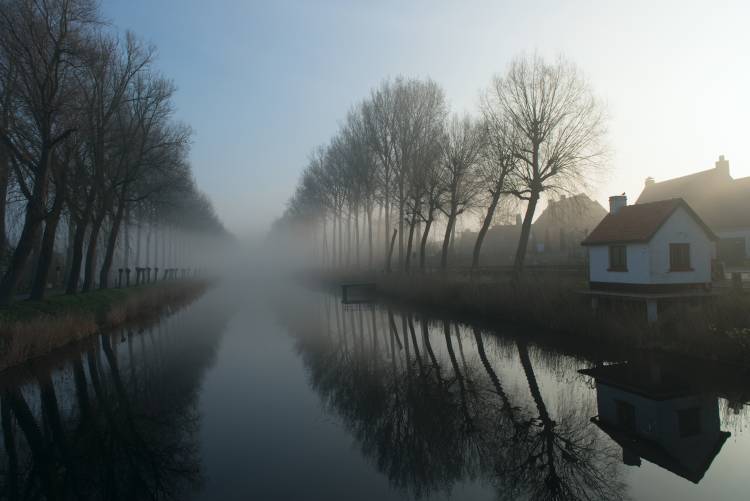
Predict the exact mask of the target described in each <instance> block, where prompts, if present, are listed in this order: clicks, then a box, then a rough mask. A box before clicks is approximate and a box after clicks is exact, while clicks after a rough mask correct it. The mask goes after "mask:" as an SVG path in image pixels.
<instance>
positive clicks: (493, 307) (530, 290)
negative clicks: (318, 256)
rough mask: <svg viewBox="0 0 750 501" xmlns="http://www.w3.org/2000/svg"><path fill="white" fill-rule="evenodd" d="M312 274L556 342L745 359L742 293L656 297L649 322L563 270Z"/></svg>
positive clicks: (748, 301) (636, 307)
mask: <svg viewBox="0 0 750 501" xmlns="http://www.w3.org/2000/svg"><path fill="white" fill-rule="evenodd" d="M309 278H311V279H312V280H314V281H315V282H317V283H321V284H328V285H338V284H340V283H346V282H374V283H375V284H376V285H377V291H378V293H379V294H380V295H381V296H382V297H383V298H384V299H386V300H389V301H393V302H395V303H397V304H401V305H405V306H409V307H412V308H418V309H421V310H426V311H429V312H432V313H436V314H438V315H450V316H452V317H454V318H457V319H461V320H465V321H474V322H477V321H479V322H483V323H489V324H496V325H502V324H506V325H507V324H508V323H513V324H519V325H528V326H533V327H536V328H538V329H540V330H543V331H544V333H545V335H546V337H547V338H548V339H549V338H550V337H552V338H555V339H552V341H553V342H557V343H574V342H575V343H581V342H583V343H591V342H593V343H598V344H607V345H614V346H622V347H623V348H636V349H656V350H662V351H666V352H670V353H679V354H682V355H689V356H698V357H700V358H709V359H712V360H718V361H721V362H726V363H732V364H737V365H743V366H750V295H747V294H745V295H743V294H739V293H737V294H727V295H723V296H719V297H715V298H711V299H710V300H707V299H702V300H700V301H694V302H691V303H684V302H680V303H667V304H664V305H661V304H660V313H659V315H660V321H659V323H658V324H657V325H655V326H653V325H649V324H648V323H647V322H646V314H645V305H644V303H642V302H634V303H621V302H617V303H610V304H608V303H607V302H606V301H602V302H601V304H600V307H599V310H598V311H597V312H596V313H594V312H592V310H591V305H590V299H589V298H587V297H586V296H583V295H581V294H578V293H577V291H580V290H582V289H585V288H586V283H585V282H584V281H583V280H581V279H578V278H576V277H571V276H569V275H562V274H561V275H554V274H548V273H546V274H545V273H542V274H530V275H529V276H527V277H525V278H524V281H523V283H522V285H521V286H520V287H512V286H511V284H510V280H509V279H493V280H472V279H470V278H469V277H466V276H460V275H453V274H448V275H441V274H427V275H419V274H410V275H406V274H382V273H377V274H376V273H373V274H352V273H325V274H317V275H314V276H312V277H309Z"/></svg>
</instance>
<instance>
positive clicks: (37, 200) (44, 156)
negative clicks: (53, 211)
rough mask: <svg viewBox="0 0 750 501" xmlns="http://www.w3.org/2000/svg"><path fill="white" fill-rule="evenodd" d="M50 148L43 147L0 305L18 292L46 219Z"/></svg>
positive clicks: (0, 291)
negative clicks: (17, 288)
mask: <svg viewBox="0 0 750 501" xmlns="http://www.w3.org/2000/svg"><path fill="white" fill-rule="evenodd" d="M49 150H50V148H49V146H48V145H46V144H43V145H42V153H41V157H40V162H39V173H38V175H37V176H36V179H35V183H34V191H33V193H32V196H31V200H29V201H28V203H27V204H26V217H25V219H24V224H23V230H22V231H21V237H20V238H19V239H18V244H17V245H16V248H15V250H14V251H13V256H12V257H11V260H10V264H9V266H8V269H7V270H6V272H5V274H4V275H3V279H2V281H0V305H6V304H8V303H10V302H11V300H12V299H13V295H14V294H15V292H16V287H18V284H19V282H20V281H21V278H22V277H23V270H24V268H25V267H26V263H27V261H28V259H29V255H31V251H32V249H33V247H34V242H35V241H36V239H37V236H38V234H39V228H40V226H41V224H42V222H43V221H44V217H45V212H46V208H45V203H46V201H47V187H48V184H49V159H50V151H49Z"/></svg>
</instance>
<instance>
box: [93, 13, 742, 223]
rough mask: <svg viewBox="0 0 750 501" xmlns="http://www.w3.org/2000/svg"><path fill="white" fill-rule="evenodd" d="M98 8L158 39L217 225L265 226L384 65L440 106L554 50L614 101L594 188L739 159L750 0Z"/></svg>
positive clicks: (634, 187) (464, 106) (464, 101)
mask: <svg viewBox="0 0 750 501" xmlns="http://www.w3.org/2000/svg"><path fill="white" fill-rule="evenodd" d="M102 8H103V11H104V15H105V17H106V18H107V19H108V20H109V21H110V22H112V23H113V24H114V25H116V26H117V27H119V28H120V29H122V30H125V29H128V30H131V31H133V32H135V33H136V34H137V35H139V36H140V37H141V38H142V39H143V40H145V41H146V42H149V43H153V44H154V45H156V47H157V49H158V61H157V67H158V68H159V70H160V71H161V72H162V73H163V74H164V75H165V76H167V77H169V78H171V79H173V80H174V82H175V83H176V85H177V87H178V92H177V95H176V98H175V104H176V108H177V118H178V119H179V120H181V121H184V122H186V123H188V124H190V125H191V126H192V128H193V130H194V131H195V135H194V142H193V146H192V151H191V163H192V165H193V168H194V172H195V177H196V180H197V182H198V185H199V186H200V188H201V189H202V190H204V191H205V192H206V193H207V194H208V196H209V197H210V198H211V200H212V201H213V202H214V205H215V207H216V209H217V212H218V214H219V216H220V217H221V219H222V221H224V223H225V225H226V226H227V227H228V229H229V230H230V231H232V232H234V233H235V234H236V235H238V236H247V235H253V234H261V233H263V232H264V231H265V230H266V229H267V228H268V226H269V224H270V223H271V222H272V221H273V220H274V219H275V218H276V217H278V216H279V215H280V214H281V213H282V212H283V210H284V206H285V203H286V200H287V199H288V197H289V196H290V195H291V193H292V192H293V190H294V187H295V184H296V182H297V179H298V177H299V175H300V172H301V171H302V169H303V168H304V166H305V165H306V163H307V159H308V155H309V154H310V152H311V151H312V150H313V149H314V148H315V147H316V146H318V145H320V144H323V143H325V142H327V141H328V140H329V139H330V138H331V137H332V136H333V135H334V134H335V133H336V131H337V129H338V127H339V125H340V123H341V121H342V120H343V118H344V117H345V115H346V112H347V110H348V109H349V108H350V107H351V106H353V105H354V104H356V103H357V102H359V101H360V100H361V99H363V98H364V97H366V96H367V95H368V94H369V92H370V90H371V89H372V88H373V87H376V86H377V85H378V84H379V83H380V82H381V81H382V80H383V79H385V78H388V77H395V76H398V75H404V76H407V77H421V78H426V77H430V78H432V79H433V80H435V81H436V82H437V83H439V84H440V85H441V86H442V87H443V89H444V90H445V93H446V97H447V99H448V101H449V103H450V105H451V109H452V110H453V111H455V112H458V113H464V112H470V113H475V112H477V108H478V102H479V94H480V92H481V91H482V89H484V88H486V87H487V86H488V85H489V84H490V82H491V80H492V77H493V76H494V75H497V74H501V73H502V72H503V71H504V70H505V69H506V68H507V65H508V63H509V62H510V60H511V59H512V58H514V57H515V56H517V55H519V54H521V53H532V52H538V53H539V54H541V55H543V56H545V57H548V58H550V59H552V58H554V57H556V56H558V55H561V54H562V55H564V56H565V57H566V58H567V59H569V60H571V61H573V62H574V63H575V64H576V65H577V66H579V68H580V69H581V70H582V72H583V74H584V75H585V76H586V78H587V80H588V82H589V84H590V85H591V87H592V88H593V90H594V92H595V94H596V95H597V96H598V97H599V98H600V99H601V101H602V102H603V103H604V106H605V108H606V111H607V116H608V133H607V136H606V143H607V145H608V149H609V151H610V155H609V159H608V162H607V166H606V167H607V174H606V175H604V176H603V177H601V178H600V179H597V180H596V183H595V186H594V187H593V189H592V190H590V193H589V194H590V195H591V196H592V197H593V198H595V199H597V200H599V201H600V202H601V203H602V204H603V205H604V206H605V207H606V206H607V205H606V201H607V198H608V196H609V195H612V194H620V193H622V192H625V193H627V194H628V196H629V197H630V200H631V201H634V200H635V199H636V198H637V196H638V194H639V193H640V192H641V189H642V188H643V183H644V179H645V178H646V177H648V176H652V177H654V178H655V179H656V180H657V181H659V180H663V179H669V178H672V177H676V176H680V175H684V174H689V173H691V172H696V171H699V170H704V169H708V168H711V167H713V165H714V162H715V161H716V159H717V158H718V156H719V155H721V154H723V155H725V156H726V158H727V159H728V160H729V162H730V171H731V173H732V175H733V176H734V177H735V178H737V177H744V176H750V147H748V144H749V143H750V141H749V139H750V126H748V117H750V64H749V63H748V61H750V56H749V55H748V52H749V51H750V29H748V26H747V21H748V19H750V3H749V2H739V1H738V2H721V1H706V2H698V1H694V2H693V1H688V0H683V1H679V2H669V1H659V2H653V1H649V2H646V1H643V2H641V1H627V2H625V1H622V2H614V1H612V2H609V1H607V2H602V1H590V2H588V1H557V2H532V1H527V2H505V1H497V0H496V1H471V0H465V1H448V0H446V1H440V0H432V1H427V0H424V1H423V0H413V1H407V0H401V1H391V0H380V1H364V0H361V1H360V0H348V1H347V0H319V1H313V0H308V1H302V0H298V1H287V0H275V1H267V2H254V1H241V0H212V1H207V0H180V1H177V0H173V1H169V2H168V1H165V0H129V1H127V2H126V1H123V0H103V2H102Z"/></svg>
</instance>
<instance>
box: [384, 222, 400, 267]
mask: <svg viewBox="0 0 750 501" xmlns="http://www.w3.org/2000/svg"><path fill="white" fill-rule="evenodd" d="M396 233H398V230H396V229H394V230H393V236H392V237H391V246H390V247H389V248H388V259H387V260H386V263H385V271H387V272H388V273H390V272H391V269H392V268H391V258H392V257H393V246H394V245H395V243H396Z"/></svg>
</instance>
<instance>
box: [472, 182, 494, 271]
mask: <svg viewBox="0 0 750 501" xmlns="http://www.w3.org/2000/svg"><path fill="white" fill-rule="evenodd" d="M498 200H500V190H497V191H496V192H495V193H493V194H492V201H491V202H490V206H489V207H487V213H486V214H485V215H484V220H483V221H482V227H481V228H479V233H477V241H476V242H475V243H474V254H473V255H472V258H471V267H472V268H473V269H476V268H477V267H478V266H479V253H480V252H481V251H482V243H483V242H484V237H485V236H486V235H487V230H489V229H490V224H492V218H493V217H494V216H495V209H497V202H498Z"/></svg>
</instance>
